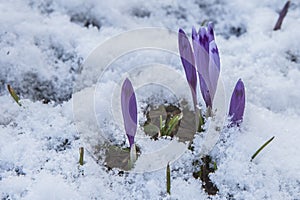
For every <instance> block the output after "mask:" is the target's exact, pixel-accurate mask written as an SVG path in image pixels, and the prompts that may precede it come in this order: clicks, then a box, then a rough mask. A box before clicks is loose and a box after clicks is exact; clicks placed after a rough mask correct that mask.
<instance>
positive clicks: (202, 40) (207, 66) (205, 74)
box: [178, 23, 220, 108]
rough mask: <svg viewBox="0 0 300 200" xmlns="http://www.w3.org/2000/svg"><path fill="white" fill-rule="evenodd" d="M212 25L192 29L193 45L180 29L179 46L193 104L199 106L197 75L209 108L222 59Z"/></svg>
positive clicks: (215, 88)
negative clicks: (197, 29)
mask: <svg viewBox="0 0 300 200" xmlns="http://www.w3.org/2000/svg"><path fill="white" fill-rule="evenodd" d="M214 39H215V37H214V30H213V25H212V23H208V25H207V27H200V29H199V31H198V32H197V31H196V29H195V28H194V27H193V29H192V44H193V50H192V47H191V44H190V42H189V39H188V37H187V35H186V34H185V32H184V31H183V30H182V29H179V33H178V46H179V53H180V57H181V61H182V65H183V67H184V70H185V74H186V78H187V81H188V83H189V86H190V88H191V91H192V97H193V101H194V102H193V103H194V106H195V107H196V105H197V89H196V88H197V75H196V74H198V78H199V83H200V90H201V94H202V97H203V99H204V102H205V105H206V107H207V108H212V106H213V100H214V96H215V93H216V90H217V84H218V79H219V74H220V57H219V51H218V48H217V45H216V43H215V40H214Z"/></svg>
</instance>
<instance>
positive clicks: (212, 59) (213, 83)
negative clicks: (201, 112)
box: [208, 40, 220, 101]
mask: <svg viewBox="0 0 300 200" xmlns="http://www.w3.org/2000/svg"><path fill="white" fill-rule="evenodd" d="M208 69H209V70H208V71H209V84H208V89H209V92H210V97H211V100H212V101H213V99H214V97H215V94H216V90H217V86H218V79H219V75H220V56H219V50H218V47H217V45H216V43H215V41H214V40H213V41H211V42H210V43H209V67H208Z"/></svg>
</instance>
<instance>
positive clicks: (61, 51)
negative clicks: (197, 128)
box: [0, 0, 300, 200]
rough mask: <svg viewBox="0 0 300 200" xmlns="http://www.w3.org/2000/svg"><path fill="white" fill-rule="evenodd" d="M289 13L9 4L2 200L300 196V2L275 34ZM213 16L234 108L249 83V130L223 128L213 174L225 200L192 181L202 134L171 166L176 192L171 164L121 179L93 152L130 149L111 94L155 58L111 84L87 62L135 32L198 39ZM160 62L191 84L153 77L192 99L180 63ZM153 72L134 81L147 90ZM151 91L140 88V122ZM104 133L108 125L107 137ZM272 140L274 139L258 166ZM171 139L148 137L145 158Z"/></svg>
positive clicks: (72, 2) (0, 4) (204, 6)
mask: <svg viewBox="0 0 300 200" xmlns="http://www.w3.org/2000/svg"><path fill="white" fill-rule="evenodd" d="M283 5H284V2H283V1H273V0H252V1H243V0H212V1H208V0H207V1H202V0H189V1H184V2H183V1H179V0H178V1H175V0H166V1H155V0H149V1H137V0H128V1H116V0H112V1H92V0H85V1H80V0H45V1H37V0H14V1H12V0H8V1H4V0H1V1H0V18H1V20H0V57H1V58H0V83H1V85H0V95H1V96H0V108H1V114H0V130H1V131H0V136H1V139H0V197H1V199H30V200H33V199H208V198H211V199H300V157H299V152H300V145H299V144H300V135H299V134H300V133H299V130H300V123H299V122H300V104H299V102H300V48H299V47H300V2H299V1H297V0H295V1H293V0H292V2H291V6H290V9H289V12H288V14H287V16H286V18H285V20H284V22H283V25H282V29H281V30H279V31H276V32H274V31H273V30H272V29H273V26H274V25H275V22H276V20H277V18H278V12H279V11H280V9H281V8H282V7H283ZM204 20H208V21H212V22H214V24H215V34H216V40H217V44H218V48H219V51H220V57H221V70H222V72H221V76H222V81H223V85H224V91H225V94H226V96H225V97H224V101H225V102H229V98H230V96H231V92H232V90H233V88H234V85H235V83H236V81H237V80H238V79H239V78H242V80H243V81H244V83H245V87H246V110H245V116H244V122H243V124H242V126H241V127H240V129H235V128H231V129H226V130H223V131H222V132H221V136H220V137H221V138H223V139H224V138H225V139H224V140H226V142H225V143H222V142H219V143H217V144H216V146H215V147H214V148H213V150H212V151H211V152H210V154H211V156H212V157H213V158H214V160H216V161H217V166H218V169H217V171H216V172H215V173H214V174H211V176H210V178H211V180H212V181H213V182H214V183H215V185H216V186H217V187H218V188H219V192H218V194H217V195H215V196H210V197H209V196H208V195H207V194H206V193H205V191H204V190H203V189H202V186H201V184H202V183H201V181H200V180H196V179H194V178H193V176H192V173H193V170H194V168H193V167H192V162H193V160H195V159H199V156H200V155H199V154H200V152H201V147H202V146H203V138H202V137H201V136H199V135H197V136H195V138H194V141H193V142H194V149H195V151H194V152H191V151H190V150H188V149H187V148H186V147H184V149H185V150H184V151H183V152H182V155H181V156H180V157H179V158H178V159H175V160H174V161H173V162H171V163H170V166H171V170H172V171H171V177H172V180H171V195H167V194H166V180H165V177H166V176H165V169H166V168H165V167H166V166H161V167H160V168H158V169H156V170H152V171H149V172H145V173H134V172H129V173H125V174H123V175H119V174H118V172H119V171H118V169H113V170H107V168H106V167H104V165H103V162H101V161H100V162H98V163H97V162H96V161H95V156H94V154H93V151H92V144H95V143H97V142H99V141H100V143H101V139H103V138H104V139H103V140H109V141H111V142H112V143H113V144H115V145H120V146H124V147H125V146H127V145H128V143H127V141H126V137H125V133H124V130H123V127H122V126H120V123H121V122H122V119H121V118H120V115H118V112H119V111H118V108H117V107H116V108H113V109H112V108H111V107H110V106H111V105H110V104H109V103H110V101H111V99H109V98H111V95H112V94H111V92H112V91H113V94H115V93H116V92H115V91H117V89H118V88H120V85H121V81H122V80H123V79H122V78H124V77H125V75H126V74H124V72H126V71H127V70H129V67H130V66H131V65H141V63H145V64H146V63H147V62H148V63H152V62H153V61H152V60H151V58H149V57H147V56H146V57H145V55H150V54H151V55H152V54H153V55H154V54H155V52H154V53H153V52H150V51H149V52H147V50H145V52H135V53H132V54H130V55H131V56H127V57H126V55H125V57H123V58H120V59H118V60H116V62H115V63H114V65H115V66H114V65H112V66H110V70H108V71H107V72H106V73H105V74H104V76H103V77H102V79H101V80H98V78H99V77H97V76H96V74H95V73H94V72H93V71H90V70H89V69H85V68H84V65H82V64H83V63H84V60H85V59H86V58H87V57H88V56H89V54H90V53H91V52H92V51H93V50H94V49H95V48H96V47H98V45H100V44H101V43H103V42H104V41H107V40H108V39H109V38H111V37H113V36H116V35H118V34H120V33H123V32H125V31H128V30H133V29H137V28H144V27H163V28H168V29H170V30H172V31H175V32H177V31H178V28H183V29H184V30H185V31H186V32H187V33H188V34H191V27H192V26H195V27H199V26H200V24H201V23H202V22H203V21H204ZM176 42H177V41H176V40H174V46H175V47H176V45H177V43H176ZM115 48H117V44H116V47H115ZM154 58H156V59H158V60H159V62H160V63H162V64H166V65H172V66H173V67H174V70H173V71H174V72H176V73H177V72H178V74H181V76H179V77H178V78H176V80H172V79H171V78H172V76H168V77H166V78H165V79H164V76H166V75H168V74H167V72H164V73H163V72H161V73H158V74H157V76H156V77H153V78H156V79H163V80H165V81H166V83H165V84H170V85H173V86H176V88H177V89H178V94H177V95H178V96H179V97H182V96H184V95H189V89H188V86H187V84H186V82H184V72H183V69H182V67H181V62H180V59H179V57H176V56H175V57H174V55H171V56H170V55H169V54H167V53H164V52H160V53H159V54H157V53H156V54H155V56H154ZM156 61H157V60H156ZM82 66H83V67H82ZM120 66H121V67H120ZM143 72H144V73H145V71H143V70H142V71H141V72H133V73H132V74H133V75H132V74H131V77H130V78H131V79H132V80H133V82H135V83H138V82H139V78H138V76H139V75H140V74H141V73H143ZM134 74H136V76H135V75H134ZM150 78H151V77H150ZM181 79H182V80H183V82H180V81H181ZM97 81H98V82H99V81H100V83H102V84H96V83H97ZM101 81H102V82H101ZM181 83H184V84H181ZM7 84H10V85H11V86H13V88H14V89H15V90H16V91H17V93H18V94H20V96H21V99H22V104H23V106H22V107H19V106H18V105H17V104H16V103H15V102H14V101H13V99H12V98H11V97H10V95H9V94H8V92H7V90H6V86H7ZM75 85H76V90H75V91H74V90H73V88H75ZM152 90H153V91H154V89H153V87H152ZM97 91H102V93H97ZM103 91H104V93H103ZM153 91H151V89H149V90H148V92H145V91H139V90H138V91H137V96H138V100H139V105H140V107H139V120H140V122H143V121H144V120H145V118H144V116H143V114H142V111H143V108H145V106H146V104H147V100H149V99H151V97H147V95H148V94H149V93H151V92H153ZM199 91H200V90H199ZM155 95H156V98H155V99H153V98H152V101H157V102H156V103H163V102H164V101H165V100H167V101H169V102H176V101H177V100H178V99H176V97H174V96H172V94H171V93H169V92H168V88H165V91H164V92H161V93H159V92H158V93H157V94H155ZM74 98H76V100H77V104H76V109H74V106H73V100H74ZM185 98H187V99H188V98H190V97H189V96H187V97H185ZM94 99H95V103H96V106H95V107H94V104H93V103H91V102H93V100H94ZM199 100H200V101H202V100H201V99H200V97H199ZM42 101H50V102H49V103H48V104H43V103H42ZM113 101H118V98H114V99H113ZM114 105H118V103H117V102H115V104H114ZM226 106H228V105H226ZM226 109H227V108H226ZM112 110H113V111H112ZM76 112H79V113H80V114H79V115H77V114H76ZM93 114H95V115H96V116H94V115H93ZM74 116H75V119H74ZM110 117H113V118H114V120H111V119H110ZM97 125H99V126H102V127H105V128H103V130H102V131H103V132H104V133H105V135H104V136H103V135H102V136H101V137H103V138H101V137H100V136H99V130H98V126H97ZM272 136H275V139H274V140H273V142H271V143H270V144H269V145H268V146H267V147H266V148H265V149H264V150H263V151H262V152H261V153H260V154H259V155H258V156H257V158H255V159H254V160H253V162H250V157H251V156H252V154H253V153H254V152H255V151H256V150H257V149H258V148H259V147H260V146H261V145H262V144H263V143H264V142H265V141H267V140H268V139H269V138H271V137H272ZM125 141H126V143H125ZM169 142H170V141H169V139H168V138H167V139H161V140H159V141H153V140H150V139H149V138H147V137H146V136H145V135H143V131H142V130H141V128H139V130H138V133H137V144H138V145H140V147H141V150H142V151H148V152H149V151H150V152H151V151H153V152H154V151H156V150H157V149H159V148H160V147H161V146H163V145H166V144H167V143H169ZM81 146H84V147H85V148H86V152H85V157H84V161H85V164H84V165H83V166H79V165H78V158H79V153H78V149H79V147H81ZM179 146H180V147H182V146H183V144H180V145H179ZM141 160H142V159H141ZM141 160H140V161H141ZM166 162H167V161H166ZM142 164H144V165H145V166H146V164H147V163H142ZM137 165H138V163H137ZM139 166H140V167H143V165H139ZM145 166H144V167H145Z"/></svg>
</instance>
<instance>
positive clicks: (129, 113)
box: [121, 78, 137, 147]
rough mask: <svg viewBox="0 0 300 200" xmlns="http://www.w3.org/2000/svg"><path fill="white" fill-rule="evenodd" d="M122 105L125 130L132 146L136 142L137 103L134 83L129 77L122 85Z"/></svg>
mask: <svg viewBox="0 0 300 200" xmlns="http://www.w3.org/2000/svg"><path fill="white" fill-rule="evenodd" d="M121 107H122V114H123V120H124V126H125V131H126V135H127V138H128V141H129V144H130V147H131V146H132V145H133V144H134V136H135V133H136V130H137V104H136V98H135V93H134V90H133V87H132V84H131V82H130V80H129V79H128V78H126V80H125V81H124V83H123V86H122V91H121Z"/></svg>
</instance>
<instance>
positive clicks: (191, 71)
mask: <svg viewBox="0 0 300 200" xmlns="http://www.w3.org/2000/svg"><path fill="white" fill-rule="evenodd" d="M178 46H179V53H180V58H181V62H182V65H183V68H184V71H185V75H186V79H187V81H188V83H189V86H190V88H191V91H192V97H193V102H194V106H196V104H197V93H196V87H197V73H196V68H195V58H194V54H193V51H192V47H191V44H190V42H189V39H188V37H187V36H186V34H185V32H184V31H183V30H182V29H179V33H178Z"/></svg>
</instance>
